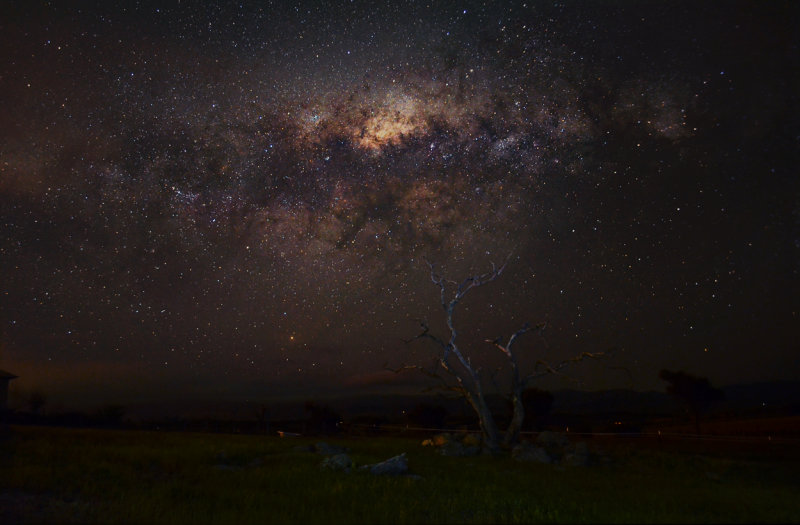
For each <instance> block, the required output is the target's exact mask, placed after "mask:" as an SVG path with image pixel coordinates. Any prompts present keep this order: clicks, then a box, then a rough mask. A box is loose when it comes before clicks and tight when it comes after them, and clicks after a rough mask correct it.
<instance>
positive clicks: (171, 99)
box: [0, 2, 800, 396]
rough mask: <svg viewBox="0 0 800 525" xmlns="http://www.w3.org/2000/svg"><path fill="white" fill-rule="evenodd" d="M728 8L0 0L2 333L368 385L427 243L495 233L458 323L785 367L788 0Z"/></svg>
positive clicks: (139, 368)
mask: <svg viewBox="0 0 800 525" xmlns="http://www.w3.org/2000/svg"><path fill="white" fill-rule="evenodd" d="M723 7H724V6H720V7H719V8H711V7H708V8H696V7H689V6H688V4H687V5H675V6H672V7H667V6H663V7H659V6H647V7H642V6H639V7H637V6H634V5H633V4H631V5H629V6H626V5H624V4H620V5H617V4H614V5H613V6H602V5H598V6H594V7H591V8H589V7H584V6H581V5H579V4H576V5H572V6H570V5H566V6H544V5H539V4H537V3H530V5H523V4H513V5H512V3H488V4H485V3H475V2H467V3H464V4H463V5H459V6H455V5H453V6H447V7H445V6H441V7H438V8H431V7H423V6H420V5H416V4H413V3H412V4H401V3H396V4H385V5H380V6H377V5H372V4H369V3H358V2H356V3H350V4H349V5H347V6H346V7H323V6H317V5H315V4H311V3H306V4H299V5H294V4H288V3H287V4H282V3H281V4H275V5H273V4H269V5H267V4H265V5H263V6H261V5H260V4H258V3H254V4H244V5H238V4H237V5H230V6H216V5H213V4H209V3H206V4H199V5H196V6H194V7H193V8H187V7H181V6H173V7H164V6H161V5H159V4H157V3H153V4H149V3H144V4H139V5H138V6H136V7H133V6H131V7H128V8H121V7H120V8H115V7H111V6H110V5H109V6H105V5H103V4H101V7H95V8H90V7H89V8H87V7H83V8H82V9H78V8H77V7H66V6H61V7H41V8H22V7H20V8H4V9H6V11H7V12H6V13H5V14H4V17H3V19H4V20H6V21H5V22H3V24H2V28H0V29H2V34H3V36H2V49H3V58H2V70H1V71H0V73H1V74H2V78H1V79H0V82H1V84H0V90H1V92H2V94H3V101H4V109H3V112H2V116H0V124H2V130H1V131H0V134H2V149H0V169H2V172H0V219H2V225H3V228H2V233H0V242H1V244H0V250H1V251H0V255H2V262H0V272H2V275H3V276H4V277H3V282H2V285H1V288H0V293H1V295H0V323H1V324H0V330H2V337H3V340H4V342H5V347H4V351H3V354H2V355H0V363H2V362H3V361H6V362H7V365H4V366H6V368H12V367H15V370H18V371H20V372H23V373H24V374H23V373H20V375H25V374H27V375H28V377H29V378H30V380H29V383H28V384H29V385H31V388H32V387H33V386H36V385H42V384H46V383H47V382H51V383H53V384H55V383H70V384H73V383H75V384H81V383H83V384H100V385H106V387H107V388H110V387H108V385H107V384H111V385H113V384H123V385H125V386H124V388H122V390H124V391H126V392H140V391H141V389H143V388H144V389H146V388H149V387H141V386H139V387H137V386H135V384H136V383H141V384H145V385H149V384H151V383H149V382H150V381H155V382H156V383H154V384H159V385H163V384H170V385H173V386H174V385H194V386H193V387H192V388H196V389H199V390H202V389H203V388H212V386H213V387H214V388H217V389H221V390H222V391H225V392H228V393H230V394H231V395H235V394H236V393H238V394H240V395H245V394H246V395H251V396H257V395H266V394H267V393H270V394H274V393H276V392H292V393H296V392H304V391H312V390H314V389H320V388H323V387H324V388H334V389H335V388H344V387H354V386H356V387H364V385H367V384H371V382H372V381H381V380H384V379H387V378H386V377H384V375H383V374H382V372H381V371H382V370H383V366H384V364H386V363H391V364H393V365H396V364H398V363H403V362H409V361H413V360H420V359H427V357H425V356H429V355H430V353H429V351H430V350H431V349H428V348H426V347H424V345H421V344H420V345H416V346H415V345H406V344H404V343H403V342H402V340H403V339H408V338H409V337H412V336H413V335H415V333H416V330H417V323H416V319H418V318H425V319H429V320H430V321H431V322H432V323H433V324H434V325H435V323H436V322H437V321H440V320H441V314H440V312H439V311H438V310H437V302H436V299H437V297H436V289H435V287H433V286H432V284H431V283H430V280H429V279H428V275H427V266H426V265H425V264H424V262H423V259H422V258H423V257H426V258H428V259H430V260H432V261H435V262H437V263H438V264H440V265H441V266H442V267H443V269H444V270H445V271H446V272H447V273H448V274H449V275H451V276H452V277H453V278H461V277H464V276H466V275H467V274H468V273H469V272H478V271H483V270H485V269H487V268H488V267H489V266H490V264H491V263H492V262H495V263H499V262H501V261H502V260H504V259H505V258H506V257H507V256H508V255H509V254H511V259H510V260H509V265H508V272H507V273H506V274H504V276H503V277H502V279H500V280H498V281H497V282H496V283H493V284H492V285H491V287H486V289H480V290H478V291H476V293H475V294H474V297H472V298H471V299H472V300H471V301H470V302H468V303H465V304H464V306H463V308H464V310H463V312H461V317H460V318H459V320H460V322H462V323H464V335H463V337H464V338H465V340H464V342H463V344H464V345H466V346H467V347H468V348H470V349H471V350H472V351H473V352H481V351H484V352H486V353H488V354H491V348H484V347H483V346H482V345H483V344H484V343H481V341H483V340H484V339H486V338H487V337H491V338H493V337H496V336H497V335H500V334H503V333H505V334H509V333H511V332H512V331H514V330H516V329H517V328H518V327H519V326H521V325H522V323H524V322H539V321H542V320H547V321H548V323H549V326H550V328H549V331H550V333H549V334H548V344H547V345H546V347H545V346H543V345H542V344H541V342H539V341H536V340H535V339H533V338H532V339H531V340H530V342H529V344H530V347H531V352H532V353H533V352H544V351H546V352H549V353H550V354H549V355H550V357H552V358H553V359H557V358H559V357H566V356H569V355H572V354H574V353H576V352H579V351H583V350H597V349H601V348H602V347H604V346H610V345H617V346H620V347H622V348H623V349H624V352H623V353H622V354H620V355H618V356H616V357H615V361H614V362H609V363H605V364H602V365H596V366H595V367H594V368H592V367H591V366H590V367H589V368H588V371H585V372H583V373H581V374H578V375H579V376H580V378H581V379H582V380H583V381H584V382H585V384H587V385H588V386H597V387H599V386H603V387H619V388H624V387H631V386H633V387H637V388H650V387H657V384H658V380H657V371H658V370H659V369H660V368H664V367H667V368H685V369H687V370H689V371H690V372H694V373H699V374H705V375H708V376H710V377H711V378H712V380H715V379H718V381H719V382H723V383H724V382H730V381H739V380H760V379H764V378H775V377H778V376H780V375H781V374H784V376H785V374H786V373H787V366H789V367H791V366H794V371H795V372H797V371H798V370H797V368H796V359H795V358H794V357H792V355H794V353H795V352H796V351H797V350H798V338H797V335H796V330H791V329H790V328H789V326H791V325H792V324H793V323H794V324H796V323H797V316H798V307H797V295H798V294H797V292H798V287H797V261H798V259H797V255H798V253H797V252H798V246H800V244H798V239H799V238H800V236H798V216H800V213H799V212H798V184H797V181H796V173H794V172H795V171H796V165H797V160H798V159H797V154H796V152H797V138H796V137H797V132H798V126H797V122H798V121H797V99H796V94H797V92H798V87H800V86H798V82H797V71H798V68H797V66H798V64H797V60H796V57H797V51H798V49H797V40H796V38H795V37H794V36H792V29H791V28H792V23H791V21H792V20H795V21H796V18H797V17H796V10H795V9H794V8H793V7H790V6H789V5H788V4H787V5H783V4H779V3H775V4H771V5H770V6H760V5H758V4H753V5H750V4H741V5H738V4H737V7H736V9H727V8H725V9H723ZM745 327H746V328H745ZM756 345H763V346H764V348H762V349H761V350H760V351H761V352H771V353H768V354H767V355H764V354H762V356H761V357H760V358H756V357H755V356H753V354H752V350H753V347H754V346H756ZM532 355H533V354H532ZM754 363H759V364H758V366H755V365H754ZM593 366H594V365H593ZM623 368H624V369H625V370H627V371H628V372H630V373H628V372H626V373H621V372H620V371H619V370H621V369H623ZM743 368H746V369H747V370H744V371H743ZM748 374H750V375H748ZM776 374H777V376H776ZM789 375H790V376H792V374H791V373H790V374H789ZM794 375H796V374H794ZM784 376H781V377H784ZM786 377H788V376H786ZM134 378H135V379H134ZM158 381H161V383H158ZM132 385H133V386H132ZM197 385H200V386H197ZM204 385H205V386H204ZM137 388H139V389H140V390H136V389H137ZM176 388H177V387H176ZM185 388H186V389H189V388H190V387H189V386H186V387H185ZM122 390H121V391H122ZM187 391H188V390H187ZM109 395H111V394H109ZM117 395H120V396H122V395H123V394H121V393H118V394H117ZM137 395H138V394H137Z"/></svg>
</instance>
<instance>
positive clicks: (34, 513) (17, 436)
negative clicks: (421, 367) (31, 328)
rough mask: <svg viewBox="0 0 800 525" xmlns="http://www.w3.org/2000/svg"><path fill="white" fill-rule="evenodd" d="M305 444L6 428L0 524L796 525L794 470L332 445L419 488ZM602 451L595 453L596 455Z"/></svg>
mask: <svg viewBox="0 0 800 525" xmlns="http://www.w3.org/2000/svg"><path fill="white" fill-rule="evenodd" d="M316 441H318V440H317V439H313V438H305V437H294V438H283V439H281V438H279V437H264V436H239V435H219V434H192V433H177V432H174V433H173V432H145V431H121V430H85V429H84V430H77V429H57V428H40V427H13V428H12V431H11V434H10V436H9V437H7V438H5V439H4V440H2V441H0V522H2V523H18V522H21V523H33V522H47V523H53V522H60V523H70V522H80V523H86V522H96V523H170V524H172V523H487V522H491V523H534V522H570V523H578V522H584V523H586V522H589V523H596V522H636V523H642V522H648V523H654V522H670V523H677V522H731V523H733V522H741V523H752V522H772V523H775V522H798V521H800V498H798V494H800V480H798V478H797V475H796V473H797V471H798V469H797V467H798V466H800V461H798V458H797V457H796V456H795V457H792V458H789V459H788V460H787V457H785V456H784V457H782V458H781V460H780V461H777V460H775V459H769V458H768V457H761V455H760V454H759V448H760V447H765V446H769V445H765V444H759V445H757V446H755V447H753V451H752V454H749V455H746V456H743V455H742V454H738V455H737V456H736V457H734V458H732V457H721V456H720V455H719V454H716V455H711V454H702V453H697V452H696V451H695V452H692V453H686V452H677V451H675V450H671V447H670V446H669V444H663V445H656V446H653V447H642V446H638V445H636V444H635V443H633V444H631V443H616V444H615V442H613V441H608V442H605V443H597V442H590V447H591V448H592V449H593V451H595V452H597V457H599V458H602V461H600V460H598V461H597V462H596V463H595V464H593V465H591V466H585V467H564V466H556V465H546V464H538V463H524V462H517V461H515V460H513V459H512V458H511V457H508V456H500V457H490V456H475V457H462V458H459V457H445V456H442V455H440V454H438V453H437V452H436V451H435V450H434V449H433V448H431V447H422V446H421V445H420V440H419V439H417V438H414V439H411V438H392V437H380V438H354V437H348V438H331V439H328V440H327V441H328V442H329V443H331V444H333V445H338V446H343V447H347V448H349V449H350V451H351V453H350V455H351V457H352V458H353V460H354V461H355V462H356V464H367V463H373V462H377V461H381V460H384V459H386V458H388V457H390V456H393V455H396V454H399V453H401V452H406V453H407V455H408V463H409V469H410V472H411V473H413V474H416V475H417V476H418V477H386V476H374V475H370V474H368V473H365V472H360V471H358V470H355V471H353V472H351V473H349V474H345V473H343V472H332V471H324V470H321V469H320V468H319V464H320V462H321V460H322V458H321V456H320V455H318V454H315V453H313V452H310V451H309V450H308V448H309V447H308V446H309V445H312V444H313V443H315V442H316ZM600 449H603V450H602V452H600Z"/></svg>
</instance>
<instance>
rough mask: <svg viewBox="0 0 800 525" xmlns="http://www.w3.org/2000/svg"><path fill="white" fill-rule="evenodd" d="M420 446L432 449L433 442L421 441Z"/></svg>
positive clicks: (429, 440)
mask: <svg viewBox="0 0 800 525" xmlns="http://www.w3.org/2000/svg"><path fill="white" fill-rule="evenodd" d="M422 446H423V447H432V446H433V440H432V439H426V440H423V441H422Z"/></svg>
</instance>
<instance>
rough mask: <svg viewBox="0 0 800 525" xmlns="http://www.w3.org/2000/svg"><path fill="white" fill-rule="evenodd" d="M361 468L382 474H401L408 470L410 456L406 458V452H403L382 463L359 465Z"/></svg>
mask: <svg viewBox="0 0 800 525" xmlns="http://www.w3.org/2000/svg"><path fill="white" fill-rule="evenodd" d="M359 470H366V471H368V472H369V473H370V474H376V475H382V476H401V475H404V474H406V473H407V472H408V458H406V453H405V452H403V453H402V454H399V455H397V456H394V457H391V458H389V459H387V460H386V461H381V462H380V463H373V464H372V465H363V466H361V467H359Z"/></svg>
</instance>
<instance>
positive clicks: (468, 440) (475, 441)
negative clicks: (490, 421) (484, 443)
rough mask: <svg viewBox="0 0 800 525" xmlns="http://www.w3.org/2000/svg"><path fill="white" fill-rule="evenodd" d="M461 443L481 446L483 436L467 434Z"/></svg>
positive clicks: (466, 445) (467, 445) (469, 445)
mask: <svg viewBox="0 0 800 525" xmlns="http://www.w3.org/2000/svg"><path fill="white" fill-rule="evenodd" d="M461 443H462V444H463V445H464V446H465V447H480V446H481V436H480V434H467V435H466V436H464V438H463V439H462V440H461Z"/></svg>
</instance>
